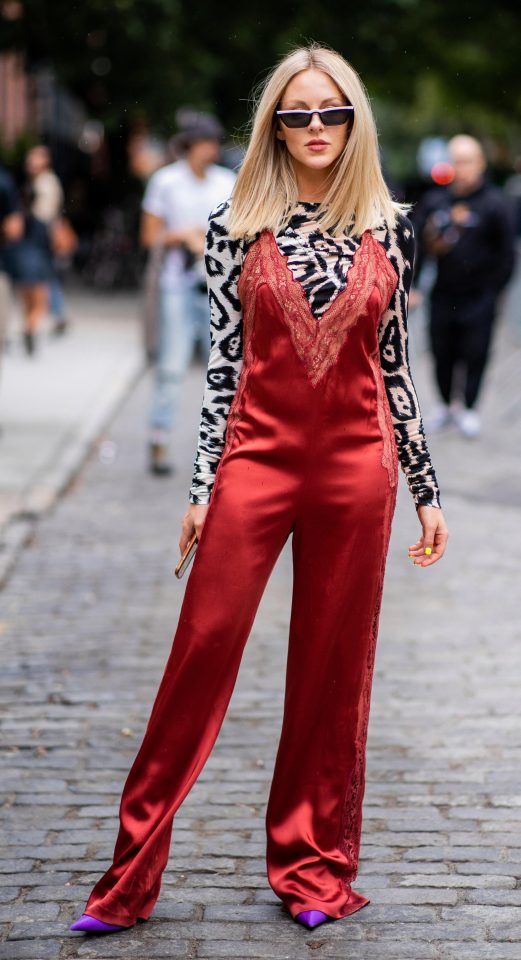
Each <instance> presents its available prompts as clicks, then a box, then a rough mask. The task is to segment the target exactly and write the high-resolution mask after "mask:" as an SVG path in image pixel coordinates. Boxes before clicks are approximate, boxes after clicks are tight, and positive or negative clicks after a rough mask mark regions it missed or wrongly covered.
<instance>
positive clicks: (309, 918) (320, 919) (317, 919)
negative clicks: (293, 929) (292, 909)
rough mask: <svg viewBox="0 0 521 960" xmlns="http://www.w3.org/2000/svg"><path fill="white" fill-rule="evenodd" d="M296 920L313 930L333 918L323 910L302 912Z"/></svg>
mask: <svg viewBox="0 0 521 960" xmlns="http://www.w3.org/2000/svg"><path fill="white" fill-rule="evenodd" d="M295 920H296V921H297V923H302V924H303V925H304V926H305V927H309V929H310V930H312V929H313V927H318V926H319V925H320V924H321V923H325V922H326V920H331V917H328V915H327V913H322V910H302V911H301V913H297V915H296V917H295Z"/></svg>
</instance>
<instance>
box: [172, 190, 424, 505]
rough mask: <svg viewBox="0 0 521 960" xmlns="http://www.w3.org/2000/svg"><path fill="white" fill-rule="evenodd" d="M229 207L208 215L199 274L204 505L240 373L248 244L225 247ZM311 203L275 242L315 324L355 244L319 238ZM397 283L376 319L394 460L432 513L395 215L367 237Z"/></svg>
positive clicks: (405, 233) (402, 241) (403, 223)
mask: <svg viewBox="0 0 521 960" xmlns="http://www.w3.org/2000/svg"><path fill="white" fill-rule="evenodd" d="M229 206H230V201H229V200H226V201H224V202H223V203H221V204H219V205H218V206H217V207H215V209H214V210H213V211H212V213H211V214H210V216H209V221H208V222H209V225H208V231H207V235H206V249H205V259H206V271H207V279H208V295H209V301H210V315H211V350H210V357H209V361H208V374H207V379H206V386H205V390H204V396H203V404H202V411H201V421H200V429H199V439H198V444H197V453H196V457H195V463H194V472H193V477H192V485H191V488H190V497H189V499H190V502H191V503H208V502H209V500H210V494H211V491H212V486H213V482H214V479H215V474H216V471H217V466H218V463H219V460H220V457H221V454H222V451H223V447H224V441H225V433H226V422H227V417H228V413H229V410H230V405H231V403H232V400H233V397H234V394H235V391H236V388H237V384H238V381H239V375H240V372H241V368H242V315H241V304H240V300H239V297H238V293H237V281H238V279H239V276H240V273H241V269H242V262H243V259H244V256H245V253H246V250H247V249H248V245H249V243H252V242H253V239H255V238H253V239H252V240H249V241H244V240H232V239H230V237H229V236H228V233H227V228H226V224H227V212H228V209H229ZM318 206H319V204H318V203H308V202H303V201H300V202H299V203H298V204H297V205H296V206H295V208H294V211H293V214H292V216H291V218H290V220H289V222H288V223H287V225H286V227H284V228H283V229H282V230H281V231H280V232H279V234H278V235H277V237H276V242H277V244H278V246H279V249H280V250H281V251H282V253H283V254H284V255H285V256H286V257H287V260H288V266H289V267H290V269H291V271H292V273H293V276H294V277H295V279H296V280H298V282H299V283H300V284H301V285H302V288H303V290H304V292H305V294H306V296H307V298H308V302H309V304H310V307H311V310H312V312H313V314H314V316H315V318H316V319H317V322H320V317H321V315H322V314H323V312H324V311H325V310H326V309H327V307H328V306H329V304H330V303H331V301H332V300H333V299H334V298H335V297H336V295H337V294H338V293H339V291H340V290H342V289H343V288H344V286H345V284H346V273H347V271H348V269H349V267H350V264H351V263H352V261H353V256H354V253H355V251H356V249H357V247H358V246H359V243H360V238H356V237H347V236H346V235H345V234H340V235H331V234H330V233H327V232H324V231H323V230H322V228H321V227H320V225H319V224H318V223H317V221H316V220H315V219H314V213H315V211H316V209H317V208H318ZM373 236H374V237H375V238H376V239H377V240H379V241H380V243H382V244H383V247H384V249H385V252H386V255H387V256H388V257H389V259H390V261H391V263H392V265H393V267H394V269H395V270H396V273H397V276H398V284H397V287H396V289H395V291H394V293H393V295H392V297H391V301H390V303H389V306H388V307H387V309H386V310H385V311H384V313H383V314H382V317H381V320H380V325H379V331H378V338H379V344H380V359H381V366H382V372H383V377H384V383H385V388H386V393H387V397H388V401H389V406H390V411H391V417H392V422H393V426H394V433H395V437H396V443H397V449H398V456H399V459H400V464H401V467H402V469H403V471H404V473H405V476H406V478H407V483H408V486H409V489H410V491H411V493H412V496H413V498H414V501H415V503H416V506H420V505H421V504H427V505H430V506H434V507H439V506H440V502H439V489H438V483H437V480H436V474H435V472H434V468H433V466H432V463H431V459H430V456H429V451H428V449H427V443H426V440H425V433H424V429H423V423H422V419H421V413H420V408H419V405H418V398H417V396H416V391H415V389H414V384H413V381H412V377H411V371H410V367H409V357H408V349H407V306H408V296H409V288H410V284H411V277H412V267H413V261H414V233H413V227H412V224H411V222H410V220H409V219H408V218H407V217H406V216H404V215H403V214H400V215H399V217H398V225H397V227H396V228H394V229H392V230H391V229H388V228H387V227H386V225H385V224H384V225H382V227H381V228H379V229H377V230H373Z"/></svg>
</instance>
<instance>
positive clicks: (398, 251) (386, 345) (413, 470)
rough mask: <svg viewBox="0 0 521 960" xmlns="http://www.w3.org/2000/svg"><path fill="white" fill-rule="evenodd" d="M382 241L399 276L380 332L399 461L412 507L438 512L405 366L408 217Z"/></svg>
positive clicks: (410, 257) (410, 253)
mask: <svg viewBox="0 0 521 960" xmlns="http://www.w3.org/2000/svg"><path fill="white" fill-rule="evenodd" d="M383 242H384V247H385V250H386V254H387V256H388V257H389V259H390V261H391V263H392V265H393V267H394V269H395V270H396V273H397V275H398V283H397V286H396V289H395V291H394V293H393V295H392V297H391V301H390V303H389V306H388V308H387V310H385V312H384V313H383V315H382V318H381V320H380V327H379V331H378V337H379V343H380V361H381V365H382V372H383V377H384V383H385V389H386V392H387V397H388V400H389V407H390V410H391V418H392V422H393V426H394V435H395V437H396V444H397V448H398V456H399V459H400V465H401V467H402V470H403V472H404V474H405V476H406V479H407V483H408V486H409V489H410V491H411V493H412V496H413V498H414V501H415V503H416V506H417V507H419V506H422V505H427V506H433V507H439V506H440V500H439V488H438V482H437V479H436V474H435V472H434V467H433V465H432V462H431V458H430V454H429V450H428V447H427V441H426V439H425V432H424V429H423V422H422V417H421V411H420V405H419V403H418V397H417V394H416V390H415V387H414V383H413V379H412V374H411V368H410V364H409V351H408V330H407V312H408V300H409V290H410V286H411V278H412V273H413V264H414V231H413V227H412V224H411V221H410V220H409V218H408V217H406V216H404V215H403V214H400V215H399V216H398V224H397V226H396V227H395V228H394V229H392V230H390V229H389V230H386V236H385V238H384V241H383Z"/></svg>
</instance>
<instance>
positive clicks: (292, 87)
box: [71, 44, 448, 932]
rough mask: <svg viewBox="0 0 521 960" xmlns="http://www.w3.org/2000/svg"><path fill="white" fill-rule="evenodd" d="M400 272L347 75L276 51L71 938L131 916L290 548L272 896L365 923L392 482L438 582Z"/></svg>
mask: <svg viewBox="0 0 521 960" xmlns="http://www.w3.org/2000/svg"><path fill="white" fill-rule="evenodd" d="M413 251H414V238H413V230H412V226H411V223H410V221H409V219H408V217H407V216H406V215H405V213H404V207H403V205H400V204H398V203H396V202H394V201H393V200H392V198H391V196H390V194H389V191H388V188H387V186H386V184H385V182H384V179H383V177H382V173H381V168H380V162H379V154H378V141H377V134H376V129H375V124H374V119H373V116H372V113H371V109H370V105H369V101H368V98H367V95H366V93H365V90H364V88H363V85H362V83H361V81H360V79H359V77H358V75H357V74H356V72H355V71H354V70H353V68H352V67H351V66H350V65H349V64H348V63H347V62H346V61H345V60H344V58H343V57H341V56H340V55H339V54H338V53H336V52H334V51H332V50H329V49H327V48H324V47H321V46H318V45H315V44H312V45H311V46H310V47H307V48H301V49H297V50H294V51H293V52H292V53H290V54H289V55H288V56H286V57H284V59H283V60H282V61H281V62H280V63H279V64H278V66H277V67H276V68H275V69H274V70H273V72H272V73H271V75H270V77H269V78H268V80H267V82H266V83H265V85H264V88H263V90H262V94H261V96H260V99H259V101H258V106H257V109H256V113H255V118H254V123H253V130H252V135H251V140H250V144H249V148H248V151H247V153H246V156H245V159H244V162H243V165H242V167H241V170H240V172H239V175H238V179H237V182H236V186H235V188H234V190H233V194H232V197H231V198H230V199H228V200H225V201H224V202H223V203H221V204H219V205H218V206H217V207H216V208H215V209H214V210H213V212H212V214H211V215H210V218H209V226H208V232H207V236H206V271H207V279H208V288H209V298H210V308H211V316H212V348H211V353H210V358H209V363H208V377H207V384H206V388H205V392H204V398H203V406H202V415H201V425H200V432H199V441H198V447H197V455H196V460H195V466H194V474H193V482H192V486H191V490H190V497H189V499H190V503H189V507H188V510H187V512H186V515H185V517H184V520H183V526H182V534H181V539H180V549H181V551H183V550H184V549H185V547H186V545H187V543H188V541H189V538H190V537H191V535H192V534H193V532H194V531H195V532H196V534H197V537H198V541H199V543H198V548H197V553H196V556H195V560H194V565H193V568H192V571H191V574H190V577H189V579H188V583H187V586H186V592H185V596H184V600H183V605H182V609H181V613H180V617H179V622H178V626H177V630H176V633H175V636H174V641H173V645H172V650H171V653H170V657H169V659H168V662H167V665H166V668H165V672H164V675H163V678H162V681H161V684H160V687H159V690H158V693H157V696H156V700H155V703H154V706H153V709H152V713H151V716H150V719H149V722H148V726H147V730H146V733H145V737H144V740H143V742H142V745H141V748H140V750H139V752H138V755H137V757H136V759H135V761H134V764H133V766H132V768H131V770H130V773H129V775H128V777H127V780H126V783H125V787H124V790H123V795H122V798H121V807H120V830H119V834H118V837H117V841H116V847H115V851H114V858H113V862H112V864H111V866H110V867H109V869H108V870H107V871H106V873H105V874H104V875H103V876H102V877H101V878H100V879H99V880H98V882H97V883H96V885H95V886H94V889H93V890H92V892H91V894H90V897H89V899H88V902H87V905H86V908H85V913H84V914H83V915H82V917H80V918H79V920H77V921H76V922H75V923H74V924H73V925H72V928H71V929H73V930H86V931H89V930H94V931H96V932H102V931H105V932H111V931H118V930H122V929H124V928H126V927H131V926H132V925H133V924H135V923H136V921H137V919H138V918H142V919H146V918H148V917H149V916H150V914H151V912H152V910H153V907H154V904H155V902H156V900H157V897H158V895H159V891H160V885H161V876H162V872H163V870H164V868H165V866H166V864H167V860H168V855H169V847H170V839H171V831H172V822H173V817H174V814H175V812H176V811H177V810H178V808H179V806H180V804H181V803H182V801H183V799H184V798H185V797H186V795H187V793H188V792H189V790H190V789H191V787H192V786H193V784H194V783H195V781H196V779H197V777H198V775H199V773H200V771H201V769H202V767H203V765H204V763H205V761H206V759H207V758H208V755H209V753H210V751H211V749H212V747H213V744H214V742H215V739H216V737H217V735H218V732H219V729H220V727H221V724H222V721H223V718H224V716H225V713H226V709H227V706H228V702H229V699H230V696H231V694H232V691H233V688H234V684H235V680H236V676H237V672H238V669H239V665H240V660H241V656H242V652H243V649H244V645H245V643H246V640H247V638H248V636H249V633H250V629H251V626H252V622H253V619H254V616H255V613H256V610H257V607H258V604H259V601H260V599H261V596H262V593H263V591H264V588H265V585H266V582H267V580H268V577H269V575H270V573H271V570H272V568H273V566H274V564H275V561H276V559H277V557H278V556H279V554H280V551H281V550H282V548H283V546H284V544H285V542H286V541H287V540H288V538H289V537H290V536H291V537H292V552H293V564H294V586H293V598H292V608H291V624H290V635H289V649H288V660H287V674H286V693H285V703H284V715H283V724H282V732H281V738H280V743H279V747H278V753H277V759H276V763H275V770H274V775H273V781H272V785H271V791H270V797H269V801H268V807H267V812H266V829H267V870H268V879H269V882H270V884H271V886H272V888H273V890H274V891H275V893H276V894H277V896H278V897H279V898H280V900H281V901H282V903H283V904H284V906H285V907H286V909H287V910H288V911H289V913H290V914H291V916H292V917H293V918H294V919H295V920H296V921H297V922H299V923H302V924H304V925H305V926H307V927H314V926H317V924H320V923H323V922H324V921H326V920H334V919H339V918H341V917H346V916H348V915H349V914H352V913H354V912H355V911H357V910H359V909H360V908H361V907H363V906H365V904H367V903H368V902H369V901H368V898H367V897H366V896H364V895H363V894H361V893H359V892H357V891H356V890H354V889H353V887H352V883H353V881H354V880H355V878H356V875H357V869H358V855H359V848H360V832H361V810H362V797H363V792H364V768H365V745H366V736H367V725H368V716H369V702H370V695H371V683H372V673H373V664H374V655H375V645H376V637H377V629H378V619H379V612H380V603H381V596H382V588H383V578H384V568H385V560H386V555H387V548H388V543H389V535H390V530H391V521H392V517H393V512H394V507H395V499H396V487H397V480H398V462H399V463H400V464H401V466H402V469H403V470H404V472H405V474H406V478H407V482H408V485H409V489H410V492H411V495H412V497H413V501H414V504H415V507H416V510H417V514H418V519H419V522H420V528H421V530H420V535H419V538H418V540H417V542H416V543H415V544H413V545H412V546H411V547H410V548H409V555H410V557H411V558H412V560H413V562H414V563H415V564H417V565H419V566H422V567H428V566H431V565H432V564H433V563H435V562H437V561H438V560H439V559H440V558H441V556H442V555H443V552H444V549H445V545H446V541H447V536H448V534H447V528H446V525H445V521H444V518H443V514H442V512H441V508H440V503H439V491H438V484H437V481H436V476H435V473H434V469H433V467H432V464H431V460H430V456H429V452H428V449H427V444H426V441H425V435H424V431H423V426H422V420H421V416H420V410H419V407H418V401H417V397H416V393H415V390H414V385H413V382H412V378H411V373H410V369H409V361H408V354H407V302H408V291H409V286H410V281H411V274H412V266H413V256H414V253H413ZM404 607H406V598H404Z"/></svg>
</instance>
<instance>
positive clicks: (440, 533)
mask: <svg viewBox="0 0 521 960" xmlns="http://www.w3.org/2000/svg"><path fill="white" fill-rule="evenodd" d="M418 516H419V518H420V523H421V525H422V536H421V537H420V539H419V540H418V541H417V543H414V544H413V545H412V547H409V557H411V558H412V561H413V563H414V564H415V566H418V567H430V566H431V564H432V563H436V561H437V560H441V558H442V556H443V554H444V553H445V547H446V546H447V540H448V537H449V531H448V530H447V524H446V523H445V518H444V516H443V514H442V512H441V510H440V508H439V507H425V506H424V507H418Z"/></svg>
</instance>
